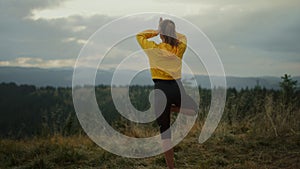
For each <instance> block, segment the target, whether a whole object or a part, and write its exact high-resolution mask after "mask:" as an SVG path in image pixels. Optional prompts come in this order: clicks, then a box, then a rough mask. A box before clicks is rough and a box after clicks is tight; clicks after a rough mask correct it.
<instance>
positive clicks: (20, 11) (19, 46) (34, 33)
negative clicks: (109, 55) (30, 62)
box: [0, 0, 108, 61]
mask: <svg viewBox="0 0 300 169" xmlns="http://www.w3.org/2000/svg"><path fill="white" fill-rule="evenodd" d="M60 2H61V1H38V0H36V1H34V0H26V1H1V2H0V3H1V5H0V11H1V12H0V13H1V15H0V19H1V27H0V37H1V38H0V51H1V53H0V61H1V60H2V61H3V60H14V59H16V58H19V57H37V58H43V59H65V58H76V57H77V55H78V53H79V51H80V49H81V47H82V46H83V44H82V43H79V42H80V41H82V40H86V39H87V38H88V37H89V36H90V35H91V34H92V33H93V32H94V31H95V30H96V29H98V27H99V26H101V25H103V24H104V23H105V22H107V20H108V17H106V16H93V17H89V18H83V17H80V16H72V17H68V18H61V19H53V20H45V19H38V20H32V19H30V18H29V17H30V16H31V12H32V10H34V9H41V8H49V7H53V6H57V5H59V3H60ZM77 27H79V28H80V27H82V28H83V30H80V29H79V30H76V28H77ZM68 39H73V40H68Z"/></svg>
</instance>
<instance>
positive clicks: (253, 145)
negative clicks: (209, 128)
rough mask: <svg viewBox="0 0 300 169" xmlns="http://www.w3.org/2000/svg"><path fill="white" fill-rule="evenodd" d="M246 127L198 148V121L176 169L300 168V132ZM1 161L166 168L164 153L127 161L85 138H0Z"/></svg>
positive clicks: (6, 164) (133, 130)
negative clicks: (262, 131) (261, 131)
mask: <svg viewBox="0 0 300 169" xmlns="http://www.w3.org/2000/svg"><path fill="white" fill-rule="evenodd" d="M249 123H250V122H249ZM242 124H243V125H238V124H236V125H233V126H229V125H227V124H226V123H221V124H220V125H219V126H218V128H217V130H216V131H215V133H214V135H213V136H212V137H211V138H210V139H209V140H208V141H207V142H205V143H204V144H199V143H197V137H198V136H199V133H200V129H201V126H202V123H201V122H197V124H195V125H194V127H193V128H192V130H191V131H190V133H189V135H188V136H187V137H186V138H185V139H184V140H183V141H182V142H181V143H179V144H178V145H177V146H176V147H175V149H174V150H175V161H176V166H177V168H182V169H186V168H189V169H201V168H232V169H234V168H236V169H238V168H253V169H256V168H257V169H261V168H286V169H296V168H300V142H299V140H300V135H299V133H297V132H295V133H293V132H291V133H289V134H287V135H285V136H281V135H280V133H279V136H278V137H275V136H263V135H257V133H256V134H254V132H252V131H253V130H254V128H252V127H253V126H252V125H251V124H247V123H242ZM256 127H258V126H256ZM271 128H272V127H271ZM145 129H146V128H142V129H140V128H139V126H138V125H133V126H127V130H125V133H126V134H127V135H131V136H134V137H135V136H141V135H142V136H148V135H153V134H155V133H156V132H157V131H156V130H153V129H149V128H148V131H147V130H146V131H145ZM129 131H130V132H129ZM298 132H299V131H298ZM0 159H1V161H0V168H104V169H105V168H137V169H140V168H141V169H143V168H148V169H156V168H157V169H159V168H164V167H165V162H164V158H163V155H158V156H155V157H150V158H145V159H130V158H123V157H119V156H116V155H113V154H111V153H109V152H106V151H105V150H103V149H101V148H99V147H98V146H97V145H95V144H94V143H93V142H92V141H91V140H90V139H89V138H88V137H86V136H72V137H62V136H60V135H55V136H52V137H49V138H33V139H24V140H8V139H6V140H1V141H0Z"/></svg>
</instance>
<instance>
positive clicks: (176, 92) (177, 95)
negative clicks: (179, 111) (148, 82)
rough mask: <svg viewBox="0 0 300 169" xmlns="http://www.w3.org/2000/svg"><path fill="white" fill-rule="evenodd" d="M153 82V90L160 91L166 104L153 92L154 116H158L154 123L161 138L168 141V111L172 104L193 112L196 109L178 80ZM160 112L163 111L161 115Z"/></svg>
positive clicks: (157, 93) (169, 136) (160, 96)
mask: <svg viewBox="0 0 300 169" xmlns="http://www.w3.org/2000/svg"><path fill="white" fill-rule="evenodd" d="M153 81H154V89H159V90H161V91H162V92H163V93H164V94H165V96H166V98H167V103H166V104H165V102H164V101H163V99H164V96H163V95H162V94H161V93H160V92H155V94H154V100H155V102H154V103H155V112H156V116H158V117H157V119H156V121H157V123H158V125H159V129H160V133H161V138H162V139H169V138H171V129H169V128H170V110H171V106H172V104H174V105H176V106H177V107H181V108H187V109H193V110H195V111H196V110H197V108H198V107H197V104H196V103H195V101H194V100H193V99H192V98H191V97H190V96H189V95H187V94H186V92H185V90H184V88H183V85H182V83H181V80H180V79H178V80H160V79H153ZM180 91H181V92H180ZM181 95H182V99H183V100H182V102H181ZM165 106H166V107H165ZM164 107H165V108H164ZM163 108H164V109H163ZM161 110H163V112H162V113H161ZM160 114H161V115H160ZM168 129H169V130H168Z"/></svg>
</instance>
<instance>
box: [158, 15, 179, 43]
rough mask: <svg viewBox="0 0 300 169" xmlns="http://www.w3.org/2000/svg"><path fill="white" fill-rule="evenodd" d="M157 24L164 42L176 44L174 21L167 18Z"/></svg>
mask: <svg viewBox="0 0 300 169" xmlns="http://www.w3.org/2000/svg"><path fill="white" fill-rule="evenodd" d="M159 26H160V34H161V36H162V37H163V38H164V41H165V43H168V44H170V45H171V46H172V47H174V46H178V40H177V36H176V31H175V23H174V22H173V21H171V20H169V19H164V20H163V21H162V22H161V23H160V25H159Z"/></svg>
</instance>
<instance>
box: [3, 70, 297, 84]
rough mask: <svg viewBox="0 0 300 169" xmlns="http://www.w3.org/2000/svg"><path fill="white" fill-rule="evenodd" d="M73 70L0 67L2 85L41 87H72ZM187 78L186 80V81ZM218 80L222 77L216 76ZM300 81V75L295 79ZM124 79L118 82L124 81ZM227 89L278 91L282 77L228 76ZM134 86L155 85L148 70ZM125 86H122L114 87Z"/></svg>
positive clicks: (106, 74)
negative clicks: (260, 88) (257, 88)
mask: <svg viewBox="0 0 300 169" xmlns="http://www.w3.org/2000/svg"><path fill="white" fill-rule="evenodd" d="M130 73H132V71H131V70H122V71H121V74H122V76H120V78H122V79H128V78H129V74H130ZM113 74H114V70H99V71H98V72H97V76H96V84H97V85H99V84H104V85H110V83H111V80H112V76H113ZM72 75H73V69H71V68H65V69H64V68H61V69H41V68H24V67H0V83H2V82H6V83H8V82H14V83H16V84H31V85H35V86H38V87H41V86H54V87H71V86H72ZM185 77H186V78H185ZM189 78H190V77H189V76H188V75H187V76H183V79H182V80H183V81H188V80H189ZM214 78H219V77H214ZM292 78H293V79H294V80H297V81H298V82H300V76H297V77H292ZM122 79H120V80H118V81H122ZM195 79H196V81H197V83H198V84H200V86H201V87H203V88H210V81H209V77H208V76H207V75H196V76H195ZM226 81H227V87H235V88H237V89H241V88H246V87H248V88H253V87H255V86H256V85H260V86H262V87H265V88H267V89H271V88H273V89H279V82H280V81H281V79H280V77H272V76H262V77H233V76H228V77H226ZM131 84H135V85H153V82H152V80H151V76H150V73H149V71H143V72H141V73H139V74H138V75H137V76H136V77H135V78H134V79H133V80H132V81H131ZM115 85H122V84H115Z"/></svg>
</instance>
